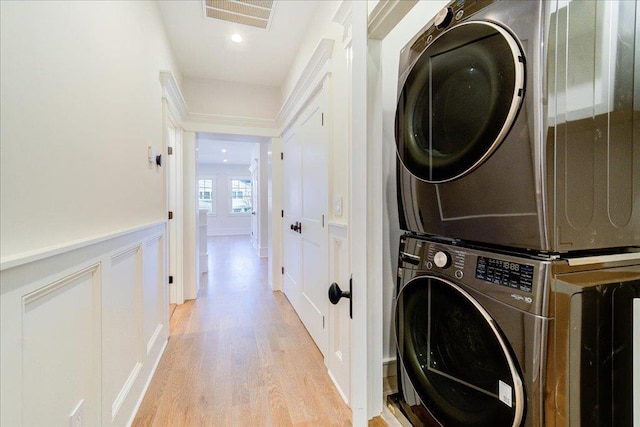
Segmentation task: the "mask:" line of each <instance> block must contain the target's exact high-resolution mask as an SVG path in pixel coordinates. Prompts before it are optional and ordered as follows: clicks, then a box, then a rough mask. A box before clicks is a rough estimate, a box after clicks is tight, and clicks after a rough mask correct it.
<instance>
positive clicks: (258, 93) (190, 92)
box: [181, 78, 281, 119]
mask: <svg viewBox="0 0 640 427" xmlns="http://www.w3.org/2000/svg"><path fill="white" fill-rule="evenodd" d="M181 90H182V94H183V96H184V98H185V102H186V103H187V106H188V107H189V112H191V113H203V114H216V115H222V116H233V117H250V118H260V119H274V118H275V117H276V115H277V114H278V110H279V109H280V105H281V101H280V90H279V89H278V88H277V87H271V86H263V85H253V84H244V83H235V82H225V81H220V80H203V79H193V78H184V79H183V81H182V84H181Z"/></svg>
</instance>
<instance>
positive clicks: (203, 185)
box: [198, 178, 216, 213]
mask: <svg viewBox="0 0 640 427" xmlns="http://www.w3.org/2000/svg"><path fill="white" fill-rule="evenodd" d="M215 187H216V181H215V179H214V178H204V179H200V180H198V203H199V205H200V209H205V210H206V211H207V212H209V213H216V195H215Z"/></svg>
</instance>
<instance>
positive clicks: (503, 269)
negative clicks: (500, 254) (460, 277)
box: [476, 256, 533, 293]
mask: <svg viewBox="0 0 640 427" xmlns="http://www.w3.org/2000/svg"><path fill="white" fill-rule="evenodd" d="M476 278H477V279H480V280H484V281H485V282H489V283H494V284H496V285H501V286H506V287H508V288H512V289H518V290H520V291H523V292H528V293H531V289H532V288H533V266H532V265H527V264H521V263H519V262H509V261H503V260H500V259H495V258H489V257H484V256H479V257H478V261H477V263H476Z"/></svg>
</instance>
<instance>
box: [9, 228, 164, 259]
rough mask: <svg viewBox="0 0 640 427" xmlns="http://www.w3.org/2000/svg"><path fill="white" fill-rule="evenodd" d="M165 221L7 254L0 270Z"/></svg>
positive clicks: (115, 237)
mask: <svg viewBox="0 0 640 427" xmlns="http://www.w3.org/2000/svg"><path fill="white" fill-rule="evenodd" d="M166 222H167V221H166V220H162V221H158V222H153V223H150V224H146V225H142V226H140V227H134V228H130V229H126V230H122V231H117V232H115V233H106V234H100V235H98V236H96V237H92V238H89V239H83V240H77V241H74V242H69V243H64V244H62V245H58V246H52V247H49V248H44V249H38V250H35V251H32V252H25V253H22V254H18V255H14V256H9V257H6V258H3V259H2V260H1V261H0V271H4V270H8V269H10V268H15V267H19V266H21V265H24V264H29V263H33V262H36V261H40V260H43V259H45V258H50V257H53V256H56V255H60V254H63V253H68V252H71V251H74V250H77V249H82V248H85V247H88V246H92V245H96V244H98V243H102V242H106V241H107V240H111V239H117V238H118V237H122V236H125V235H127V234H131V233H136V232H139V231H144V230H146V229H148V228H153V227H156V226H158V225H160V224H165V223H166Z"/></svg>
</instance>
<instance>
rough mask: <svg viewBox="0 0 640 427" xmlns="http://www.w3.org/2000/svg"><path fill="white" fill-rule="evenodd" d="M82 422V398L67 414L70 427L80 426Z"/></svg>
mask: <svg viewBox="0 0 640 427" xmlns="http://www.w3.org/2000/svg"><path fill="white" fill-rule="evenodd" d="M83 422H84V399H82V400H81V401H80V402H78V404H77V405H76V407H75V408H74V409H73V411H71V415H69V426H70V427H82V424H83Z"/></svg>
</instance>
